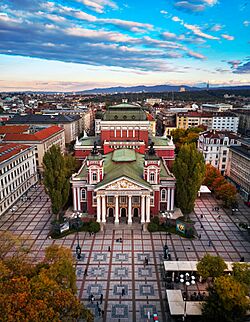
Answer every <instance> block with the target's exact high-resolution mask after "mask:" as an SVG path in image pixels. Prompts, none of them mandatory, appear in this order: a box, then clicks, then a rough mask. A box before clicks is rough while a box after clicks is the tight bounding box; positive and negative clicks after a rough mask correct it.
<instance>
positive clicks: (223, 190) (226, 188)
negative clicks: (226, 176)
mask: <svg viewBox="0 0 250 322" xmlns="http://www.w3.org/2000/svg"><path fill="white" fill-rule="evenodd" d="M236 193H237V190H236V188H235V187H234V186H233V185H232V184H231V183H228V182H226V181H225V182H224V184H222V185H220V186H218V187H217V188H216V189H215V195H216V197H218V198H220V199H221V200H222V201H223V203H224V206H225V207H230V206H231V205H232V204H234V203H235V202H236Z"/></svg>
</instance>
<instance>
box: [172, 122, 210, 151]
mask: <svg viewBox="0 0 250 322" xmlns="http://www.w3.org/2000/svg"><path fill="white" fill-rule="evenodd" d="M203 130H204V129H202V128H199V127H192V128H190V129H187V130H184V129H176V130H173V131H171V135H172V136H173V141H174V144H175V147H176V153H178V152H179V151H180V148H181V147H182V145H183V144H186V143H187V144H190V143H195V142H197V140H198V138H199V133H200V132H202V131H203Z"/></svg>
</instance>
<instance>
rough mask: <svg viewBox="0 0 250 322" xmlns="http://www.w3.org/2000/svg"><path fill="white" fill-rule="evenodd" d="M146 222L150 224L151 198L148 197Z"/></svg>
mask: <svg viewBox="0 0 250 322" xmlns="http://www.w3.org/2000/svg"><path fill="white" fill-rule="evenodd" d="M146 222H147V223H149V222H150V196H147V197H146Z"/></svg>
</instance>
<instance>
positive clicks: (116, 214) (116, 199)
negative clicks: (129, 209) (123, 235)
mask: <svg viewBox="0 0 250 322" xmlns="http://www.w3.org/2000/svg"><path fill="white" fill-rule="evenodd" d="M115 224H119V200H118V196H117V195H116V196H115Z"/></svg>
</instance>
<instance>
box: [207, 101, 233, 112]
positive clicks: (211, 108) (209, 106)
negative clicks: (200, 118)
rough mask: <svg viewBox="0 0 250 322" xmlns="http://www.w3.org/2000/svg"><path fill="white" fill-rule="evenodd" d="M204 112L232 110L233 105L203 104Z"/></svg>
mask: <svg viewBox="0 0 250 322" xmlns="http://www.w3.org/2000/svg"><path fill="white" fill-rule="evenodd" d="M201 108H202V112H225V111H228V110H231V109H232V108H233V105H231V104H225V103H219V104H202V107H201Z"/></svg>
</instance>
